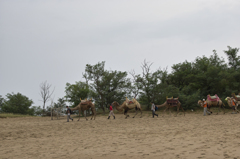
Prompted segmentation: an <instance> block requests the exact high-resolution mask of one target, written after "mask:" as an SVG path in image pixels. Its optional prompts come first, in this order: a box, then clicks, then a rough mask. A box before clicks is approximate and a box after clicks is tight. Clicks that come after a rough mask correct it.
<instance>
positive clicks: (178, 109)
mask: <svg viewBox="0 0 240 159" xmlns="http://www.w3.org/2000/svg"><path fill="white" fill-rule="evenodd" d="M178 113H179V107H178V108H177V114H176V116H177V115H178Z"/></svg>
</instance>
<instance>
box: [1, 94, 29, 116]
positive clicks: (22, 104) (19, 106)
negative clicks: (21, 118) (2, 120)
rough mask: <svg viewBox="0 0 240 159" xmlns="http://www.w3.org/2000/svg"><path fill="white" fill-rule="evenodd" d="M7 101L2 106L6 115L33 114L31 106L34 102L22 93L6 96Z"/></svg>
mask: <svg viewBox="0 0 240 159" xmlns="http://www.w3.org/2000/svg"><path fill="white" fill-rule="evenodd" d="M6 97H7V98H6V101H5V102H4V104H3V106H2V111H3V112H5V113H18V114H30V115H32V114H33V109H30V106H31V105H32V104H33V101H32V100H30V99H29V98H28V97H26V96H24V95H22V94H21V93H17V94H14V93H12V94H10V93H8V94H7V95H6Z"/></svg>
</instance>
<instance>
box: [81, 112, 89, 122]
mask: <svg viewBox="0 0 240 159" xmlns="http://www.w3.org/2000/svg"><path fill="white" fill-rule="evenodd" d="M82 113H83V114H84V117H85V118H86V120H88V119H87V117H86V114H85V113H84V111H83V110H82Z"/></svg>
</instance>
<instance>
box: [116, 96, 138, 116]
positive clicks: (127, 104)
mask: <svg viewBox="0 0 240 159" xmlns="http://www.w3.org/2000/svg"><path fill="white" fill-rule="evenodd" d="M112 105H114V106H115V107H116V109H117V110H118V111H119V112H122V111H123V109H124V115H126V117H125V119H127V117H129V115H128V114H127V112H128V111H129V110H131V109H135V111H136V114H135V115H134V116H133V118H134V117H135V116H136V115H137V114H138V111H140V112H141V116H140V118H141V117H142V108H141V105H140V104H139V103H138V101H137V100H136V99H135V98H133V99H132V101H129V99H128V98H127V97H126V100H125V101H124V102H123V104H122V105H119V103H118V102H116V101H114V102H113V103H112Z"/></svg>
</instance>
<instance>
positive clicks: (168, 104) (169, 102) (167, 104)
mask: <svg viewBox="0 0 240 159" xmlns="http://www.w3.org/2000/svg"><path fill="white" fill-rule="evenodd" d="M166 99H167V100H166V101H165V102H164V103H163V104H161V105H156V107H158V108H161V107H166V109H164V111H163V117H164V114H165V112H166V110H167V109H168V110H169V112H170V113H171V111H170V108H173V107H177V114H176V116H177V115H178V113H179V109H180V108H181V109H182V111H183V113H184V116H185V112H184V109H183V108H182V106H181V103H180V102H179V100H178V98H166ZM173 102H174V103H173Z"/></svg>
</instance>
